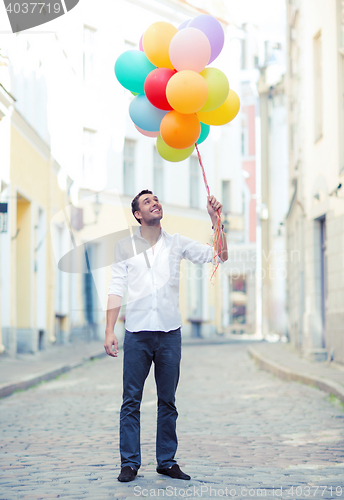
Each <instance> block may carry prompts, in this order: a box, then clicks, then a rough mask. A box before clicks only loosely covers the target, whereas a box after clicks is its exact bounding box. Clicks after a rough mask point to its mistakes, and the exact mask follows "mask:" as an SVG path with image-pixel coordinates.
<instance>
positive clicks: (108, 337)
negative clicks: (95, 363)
mask: <svg viewBox="0 0 344 500" xmlns="http://www.w3.org/2000/svg"><path fill="white" fill-rule="evenodd" d="M113 345H114V346H115V350H114V351H113V350H112V346H113ZM104 347H105V351H106V354H108V355H109V356H112V357H113V358H117V354H118V340H117V337H116V335H115V334H114V333H113V332H105V342H104Z"/></svg>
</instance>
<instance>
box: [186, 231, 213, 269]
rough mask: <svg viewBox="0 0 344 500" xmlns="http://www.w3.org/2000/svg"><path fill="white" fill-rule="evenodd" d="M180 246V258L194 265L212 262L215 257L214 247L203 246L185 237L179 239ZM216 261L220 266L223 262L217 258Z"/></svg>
mask: <svg viewBox="0 0 344 500" xmlns="http://www.w3.org/2000/svg"><path fill="white" fill-rule="evenodd" d="M181 244H182V249H183V251H182V258H183V259H187V260H190V261H191V262H193V263H194V264H205V263H206V262H212V261H213V259H214V256H215V250H214V247H212V246H210V245H203V244H202V243H200V242H199V241H195V240H192V239H191V238H187V237H186V236H182V237H181ZM216 261H217V262H218V263H220V264H222V263H223V261H222V260H221V259H220V257H219V256H218V257H217V259H216Z"/></svg>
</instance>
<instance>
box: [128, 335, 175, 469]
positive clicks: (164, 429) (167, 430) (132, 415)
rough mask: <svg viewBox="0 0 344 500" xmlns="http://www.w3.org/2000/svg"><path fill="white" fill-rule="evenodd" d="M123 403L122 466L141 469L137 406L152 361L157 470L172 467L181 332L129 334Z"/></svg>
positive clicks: (138, 409) (138, 406)
mask: <svg viewBox="0 0 344 500" xmlns="http://www.w3.org/2000/svg"><path fill="white" fill-rule="evenodd" d="M123 350H124V358H123V403H122V407H121V416H120V452H121V466H122V467H125V466H126V465H130V467H132V468H133V469H135V470H138V469H139V468H140V466H141V447H140V405H141V400H142V392H143V386H144V383H145V380H146V378H147V376H148V373H149V370H150V367H151V364H152V361H154V366H155V370H154V375H155V382H156V387H157V395H158V421H157V434H156V459H157V464H158V468H166V467H171V466H172V465H173V464H174V463H176V461H175V460H174V456H175V453H176V451H177V445H178V440H177V434H176V420H177V417H178V412H177V408H176V406H175V393H176V389H177V385H178V380H179V367H180V358H181V331H180V328H178V330H173V331H171V332H146V331H143V332H135V333H132V332H128V331H127V330H126V332H125V337H124V344H123Z"/></svg>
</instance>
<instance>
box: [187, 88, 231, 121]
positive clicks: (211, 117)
mask: <svg viewBox="0 0 344 500" xmlns="http://www.w3.org/2000/svg"><path fill="white" fill-rule="evenodd" d="M239 109H240V99H239V96H238V94H236V93H235V92H234V90H230V91H229V92H228V97H227V99H226V100H225V102H224V103H223V104H222V105H221V106H220V107H219V108H216V109H214V110H213V111H198V113H197V116H198V118H199V120H200V121H201V122H202V123H206V124H207V125H225V124H226V123H229V122H231V121H232V120H233V119H234V118H235V117H236V115H237V114H238V113H239Z"/></svg>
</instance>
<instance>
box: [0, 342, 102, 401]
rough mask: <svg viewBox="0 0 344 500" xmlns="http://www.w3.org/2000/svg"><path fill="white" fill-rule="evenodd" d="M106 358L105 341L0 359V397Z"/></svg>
mask: <svg viewBox="0 0 344 500" xmlns="http://www.w3.org/2000/svg"><path fill="white" fill-rule="evenodd" d="M102 356H106V352H105V350H104V341H92V342H75V343H73V344H66V345H61V344H58V345H51V346H49V347H48V348H47V349H46V350H42V351H38V352H37V353H35V354H17V355H16V356H15V357H7V356H2V357H0V398H3V397H5V396H9V395H10V394H12V393H13V392H14V391H18V390H24V389H27V388H28V387H31V386H32V385H35V384H38V383H39V382H42V381H43V380H50V379H53V378H55V377H57V376H58V375H61V373H65V372H68V371H69V370H72V369H73V368H76V367H77V366H80V365H81V364H83V363H85V361H89V360H90V359H92V358H99V357H102Z"/></svg>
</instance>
